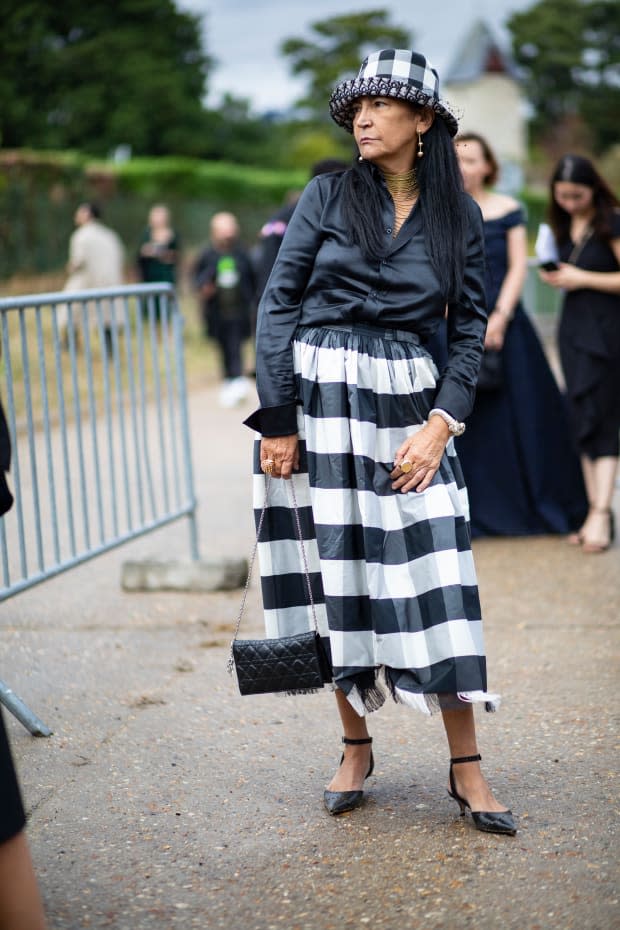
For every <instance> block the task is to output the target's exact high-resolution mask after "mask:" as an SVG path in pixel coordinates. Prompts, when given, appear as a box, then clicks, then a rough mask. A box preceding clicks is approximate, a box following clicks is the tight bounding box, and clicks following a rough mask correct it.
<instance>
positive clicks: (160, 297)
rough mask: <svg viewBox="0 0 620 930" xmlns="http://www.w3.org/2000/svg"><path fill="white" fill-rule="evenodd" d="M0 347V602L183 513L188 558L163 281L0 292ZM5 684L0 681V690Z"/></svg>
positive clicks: (180, 418) (168, 303) (176, 355)
mask: <svg viewBox="0 0 620 930" xmlns="http://www.w3.org/2000/svg"><path fill="white" fill-rule="evenodd" d="M0 347H1V352H2V354H1V357H0V396H1V397H2V398H3V403H4V406H5V410H6V414H7V420H8V423H9V430H10V433H11V440H12V446H13V458H12V465H11V474H10V483H11V485H12V489H13V491H14V496H15V504H14V506H13V508H12V510H10V511H9V512H8V513H7V514H6V515H5V516H4V517H3V518H0V566H1V567H0V580H1V584H0V601H5V600H7V599H8V598H10V597H12V596H13V595H15V594H18V593H19V592H21V591H24V590H26V589H27V588H31V587H32V586H33V585H36V584H39V583H40V582H43V581H45V580H47V579H48V578H52V577H54V576H55V575H58V574H60V573H61V572H64V571H67V570H68V569H70V568H72V567H73V566H75V565H79V564H81V563H83V562H85V561H87V560H89V559H92V558H94V557H95V556H97V555H99V554H101V553H104V552H108V551H109V550H111V549H113V548H115V547H117V546H119V545H121V544H123V543H125V542H127V541H129V540H132V539H136V538H137V537H139V536H142V535H144V534H146V533H149V532H151V531H152V530H154V529H157V528H159V527H162V526H165V525H166V524H169V523H171V522H173V521H176V520H179V519H180V518H182V517H188V518H189V545H190V553H191V557H192V558H193V559H198V558H199V552H198V532H197V525H196V498H195V494H194V485H193V474H192V462H191V449H190V432H189V420H188V412H187V396H186V383H185V367H184V354H183V318H182V316H181V314H180V311H179V309H178V306H177V303H176V300H175V294H174V290H173V288H172V287H171V286H170V285H167V284H154V285H136V286H133V287H121V288H108V289H105V290H98V291H94V290H92V291H82V292H79V293H78V292H73V293H69V292H60V293H52V294H38V295H32V296H28V297H17V298H5V299H2V300H0ZM7 692H9V694H7ZM3 693H4V700H3ZM11 694H12V692H10V689H6V687H5V688H4V692H3V686H2V684H1V682H0V701H3V703H7V706H8V702H9V700H10V695H11ZM9 709H12V708H10V707H9ZM22 722H24V721H22ZM26 725H28V724H26ZM29 728H30V729H31V727H29Z"/></svg>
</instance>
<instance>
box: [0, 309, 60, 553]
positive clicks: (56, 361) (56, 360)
mask: <svg viewBox="0 0 620 930" xmlns="http://www.w3.org/2000/svg"><path fill="white" fill-rule="evenodd" d="M0 303H1V301H0ZM67 312H68V310H67ZM5 316H6V314H5ZM52 332H53V334H54V365H55V369H56V391H57V394H58V417H59V421H60V441H61V444H62V462H63V470H64V477H65V498H66V506H67V527H68V529H69V547H70V549H71V553H72V555H75V551H76V548H77V547H76V543H75V519H74V514H73V500H72V496H71V459H70V458H69V442H68V439H67V417H66V410H65V382H64V376H63V370H62V358H61V347H60V333H59V331H58V311H57V307H56V304H52ZM13 435H14V436H15V433H13Z"/></svg>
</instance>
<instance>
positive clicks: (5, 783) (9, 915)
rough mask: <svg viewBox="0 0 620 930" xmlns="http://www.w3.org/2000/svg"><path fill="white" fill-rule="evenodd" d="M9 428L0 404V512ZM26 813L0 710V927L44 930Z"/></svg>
mask: <svg viewBox="0 0 620 930" xmlns="http://www.w3.org/2000/svg"><path fill="white" fill-rule="evenodd" d="M10 462H11V444H10V438H9V431H8V427H7V423H6V419H5V417H4V411H3V409H2V405H1V404H0V516H2V514H4V513H6V512H7V511H8V510H9V509H10V507H11V505H12V503H13V496H12V494H11V492H10V490H9V486H8V483H7V480H6V472H8V470H9V467H10ZM25 825H26V816H25V813H24V806H23V803H22V798H21V794H20V790H19V785H18V782H17V775H16V773H15V767H14V765H13V759H12V758H11V750H10V747H9V742H8V738H7V734H6V730H5V727H4V720H3V719H2V713H1V711H0V930H44V928H45V917H44V914H43V906H42V904H41V898H40V895H39V890H38V887H37V882H36V878H35V874H34V869H33V867H32V860H31V858H30V851H29V849H28V841H27V839H26V834H25V830H24V828H25Z"/></svg>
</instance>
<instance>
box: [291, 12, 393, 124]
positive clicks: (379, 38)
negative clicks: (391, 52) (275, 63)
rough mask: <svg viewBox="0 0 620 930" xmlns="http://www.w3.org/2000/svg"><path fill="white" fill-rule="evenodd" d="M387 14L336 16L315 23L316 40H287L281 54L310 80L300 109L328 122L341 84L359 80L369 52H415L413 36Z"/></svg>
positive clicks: (292, 66) (297, 72) (296, 72)
mask: <svg viewBox="0 0 620 930" xmlns="http://www.w3.org/2000/svg"><path fill="white" fill-rule="evenodd" d="M389 16H390V14H389V13H388V11H387V10H370V11H365V12H363V13H348V14H343V15H342V16H333V17H331V18H330V19H324V20H321V21H320V22H317V23H314V24H313V25H312V26H311V30H312V32H313V33H314V36H313V38H312V39H310V40H307V39H302V38H289V39H285V40H284V41H283V42H282V44H281V46H280V50H281V52H282V54H283V55H284V56H285V57H287V58H288V59H290V63H291V70H292V72H293V74H301V75H306V76H307V77H308V93H307V94H306V96H305V97H304V98H303V99H302V100H300V101H299V102H298V106H299V107H301V108H304V109H307V110H309V111H310V112H311V113H312V114H313V115H314V116H315V117H316V118H318V119H319V120H325V119H326V118H327V114H328V109H327V103H328V100H329V97H330V94H331V92H332V90H333V88H334V85H335V84H337V83H338V81H339V80H343V79H346V78H349V77H355V75H356V74H357V72H358V70H359V66H360V63H361V61H362V59H363V58H364V56H365V55H367V54H368V52H370V51H373V50H375V49H379V48H411V33H410V32H409V31H408V30H406V29H401V28H400V27H398V26H394V25H392V24H391V23H390V21H389Z"/></svg>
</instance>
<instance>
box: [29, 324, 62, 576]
mask: <svg viewBox="0 0 620 930" xmlns="http://www.w3.org/2000/svg"><path fill="white" fill-rule="evenodd" d="M35 322H36V329H37V349H38V352H39V378H40V380H41V400H42V403H43V434H44V438H45V455H46V458H47V486H48V490H49V501H50V510H51V517H52V520H51V523H52V544H53V548H54V560H55V561H56V562H59V561H60V538H59V536H58V501H57V498H56V479H55V478H54V455H53V452H52V430H51V425H50V407H49V391H48V387H47V365H46V362H45V340H44V338H43V324H42V321H41V307H37V308H36V309H35Z"/></svg>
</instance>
